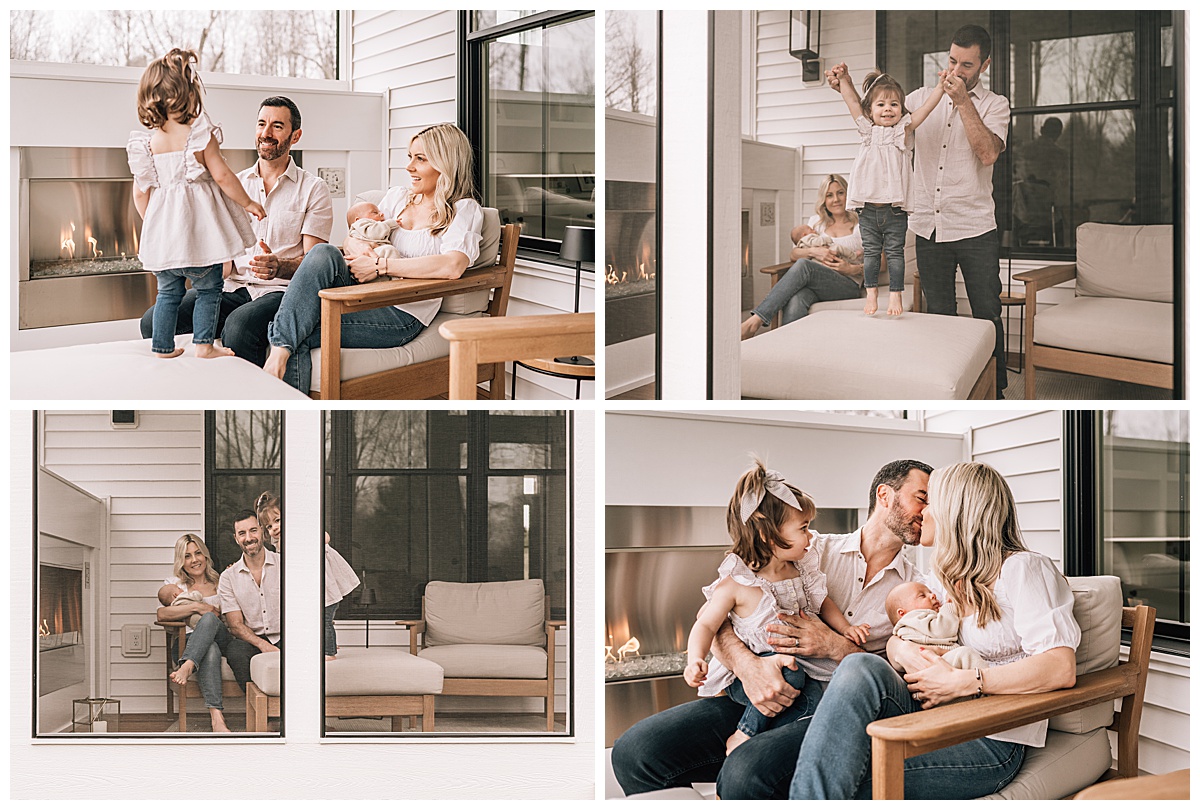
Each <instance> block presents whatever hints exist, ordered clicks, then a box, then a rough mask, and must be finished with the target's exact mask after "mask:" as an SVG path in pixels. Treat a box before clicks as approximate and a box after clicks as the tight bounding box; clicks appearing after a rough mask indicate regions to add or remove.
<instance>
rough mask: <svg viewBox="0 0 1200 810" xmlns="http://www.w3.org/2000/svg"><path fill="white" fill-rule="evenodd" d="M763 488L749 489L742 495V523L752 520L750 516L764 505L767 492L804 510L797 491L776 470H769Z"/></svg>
mask: <svg viewBox="0 0 1200 810" xmlns="http://www.w3.org/2000/svg"><path fill="white" fill-rule="evenodd" d="M763 487H764V488H763V489H758V488H757V487H756V488H754V489H751V490H747V492H746V494H745V495H743V496H742V510H741V511H742V514H741V518H742V524H743V525H744V524H745V523H747V522H748V521H749V520H750V516H751V515H753V514H754V512H755V511H756V510H757V509H758V507H759V506H761V505H762V502H763V499H764V498H765V497H767V493H768V492H769V493H771V494H772V495H774V496H775V497H776V498H778V499H779V500H781V501H783V502H784V503H786V504H787V505H788V506H790V507H792V508H793V509H795V510H796V511H797V512H801V511H803V510H802V509H801V508H800V502H799V501H798V500H796V493H794V492H792V490H791V489H790V488H789V487H788V485H787V484H786V483H785V482H784V480H783V476H782V475H780V474H779V473H777V472H776V471H775V470H767V475H766V478H765V480H764V481H763Z"/></svg>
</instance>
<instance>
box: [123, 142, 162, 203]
mask: <svg viewBox="0 0 1200 810" xmlns="http://www.w3.org/2000/svg"><path fill="white" fill-rule="evenodd" d="M125 154H126V155H128V157H129V171H131V172H133V180H134V182H136V183H137V185H138V188H139V189H141V190H142V191H145V190H146V189H148V188H154V187H155V186H157V185H158V172H157V171H155V169H154V155H152V154H150V133H149V132H139V131H136V130H135V131H133V132H130V133H129V143H127V144H125Z"/></svg>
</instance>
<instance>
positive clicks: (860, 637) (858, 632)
mask: <svg viewBox="0 0 1200 810" xmlns="http://www.w3.org/2000/svg"><path fill="white" fill-rule="evenodd" d="M870 631H871V625H869V624H852V625H850V626H849V627H847V628H846V632H844V633H842V635H843V636H845V637H846V638H848V639H850V640H851V641H853V642H854V643H855V644H858V645H860V646H861V645H863V644H866V643H867V636H868V634H869V633H870Z"/></svg>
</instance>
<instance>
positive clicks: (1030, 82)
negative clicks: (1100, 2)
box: [1010, 11, 1138, 107]
mask: <svg viewBox="0 0 1200 810" xmlns="http://www.w3.org/2000/svg"><path fill="white" fill-rule="evenodd" d="M1011 20H1012V47H1011V50H1010V54H1011V58H1012V64H1011V73H1010V76H1011V93H1010V99H1011V101H1012V102H1013V105H1014V106H1017V107H1034V106H1038V107H1044V106H1049V105H1052V104H1081V103H1089V102H1099V101H1123V100H1127V99H1132V98H1135V96H1136V89H1137V84H1136V82H1137V63H1138V60H1137V58H1136V40H1135V38H1134V34H1133V26H1134V12H1132V11H1114V12H1067V11H1052V12H1045V11H1036V12H1033V11H1029V12H1019V11H1014V12H1012V17H1011Z"/></svg>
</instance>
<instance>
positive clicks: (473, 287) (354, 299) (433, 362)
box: [313, 208, 521, 399]
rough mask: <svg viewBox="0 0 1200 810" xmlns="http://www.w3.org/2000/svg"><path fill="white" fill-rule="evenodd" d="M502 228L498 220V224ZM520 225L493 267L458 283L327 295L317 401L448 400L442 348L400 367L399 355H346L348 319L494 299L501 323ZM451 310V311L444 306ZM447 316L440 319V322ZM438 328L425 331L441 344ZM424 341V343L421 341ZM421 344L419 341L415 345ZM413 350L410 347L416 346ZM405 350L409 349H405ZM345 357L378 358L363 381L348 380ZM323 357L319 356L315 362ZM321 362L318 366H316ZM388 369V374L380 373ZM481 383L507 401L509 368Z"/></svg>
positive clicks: (361, 287)
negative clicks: (477, 296) (465, 297)
mask: <svg viewBox="0 0 1200 810" xmlns="http://www.w3.org/2000/svg"><path fill="white" fill-rule="evenodd" d="M489 212H490V216H492V217H493V218H496V217H497V215H496V211H495V209H490V208H485V209H484V216H485V229H486V227H487V226H486V219H487V217H488V216H489ZM496 221H497V223H498V219H497V220H496ZM520 234H521V226H520V225H504V226H503V227H501V228H500V237H499V238H500V242H499V254H498V256H497V257H496V259H495V262H494V263H492V264H486V262H487V260H486V259H483V262H484V263H485V265H484V266H479V265H478V264H477V266H475V267H472V268H470V269H468V270H467V271H466V272H465V273H463V274H462V276H461V277H460V278H456V279H400V280H396V279H388V280H380V281H372V282H369V283H367V284H355V285H353V286H350V287H336V288H332V289H328V290H322V291H321V348H320V361H319V367H318V368H319V374H318V373H317V372H318V368H314V369H313V371H314V373H313V379H314V380H317V379H319V380H320V383H319V385H320V389H319V392H314V393H313V396H314V397H319V398H320V399H428V398H429V397H434V396H439V395H446V394H447V393H449V389H450V385H449V381H450V357H449V355H448V354H443V353H442V352H441V351H440V350H439V349H438V348H436V347H430V348H431V349H432V351H428V354H432V355H435V356H431V357H428V358H427V359H420V355H417V354H416V353H415V352H414V357H413V362H410V363H409V364H407V365H398V364H392V363H390V362H388V360H387V359H386V358H387V356H386V355H385V354H384V353H387V352H396V351H398V350H393V349H349V350H344V349H342V315H344V314H346V313H350V312H361V311H363V310H368V309H379V308H381V307H390V306H395V305H398V304H408V303H412V302H415V301H427V300H429V299H431V298H448V297H450V296H457V295H461V294H463V293H473V292H481V291H482V292H483V293H485V294H486V293H490V301H489V302H488V304H487V309H486V313H487V316H488V317H490V318H499V317H501V316H503V315H504V314H505V313H506V312H507V311H508V296H509V291H510V289H511V287H512V278H513V270H514V268H515V267H516V261H517V240H518V239H519V238H520ZM443 306H445V305H443ZM444 313H445V309H443V313H439V316H438V317H439V318H442V315H443V314H444ZM462 320H485V318H463V319H462ZM437 325H438V322H437V321H435V322H434V323H433V324H431V326H430V328H427V329H426V330H425V331H426V332H429V333H430V335H431V336H432V337H434V338H435V340H440V338H438V337H437V331H436V329H434V328H433V327H436V326H437ZM423 337H424V334H422V336H420V337H418V338H417V340H418V341H420V340H422V338H423ZM415 343H416V341H414V344H415ZM411 345H412V344H410V346H411ZM402 348H404V347H402ZM345 351H351V352H362V353H364V354H365V353H374V354H372V355H367V356H369V357H372V358H381V359H380V360H378V361H376V360H374V359H373V360H372V361H371V362H370V363H367V364H365V365H366V366H367V367H368V368H367V369H366V370H365V373H363V374H362V375H361V376H355V377H353V378H351V379H343V353H344V352H345ZM316 354H317V352H315V351H314V353H313V355H314V358H315V357H316ZM316 363H317V361H316V360H314V364H316ZM379 366H383V368H382V369H380V368H378V367H379ZM478 382H490V383H491V385H490V394H491V397H492V399H503V398H504V366H503V364H500V365H496V364H491V363H489V364H486V365H483V366H482V367H481V368H480V369H479V371H478Z"/></svg>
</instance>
